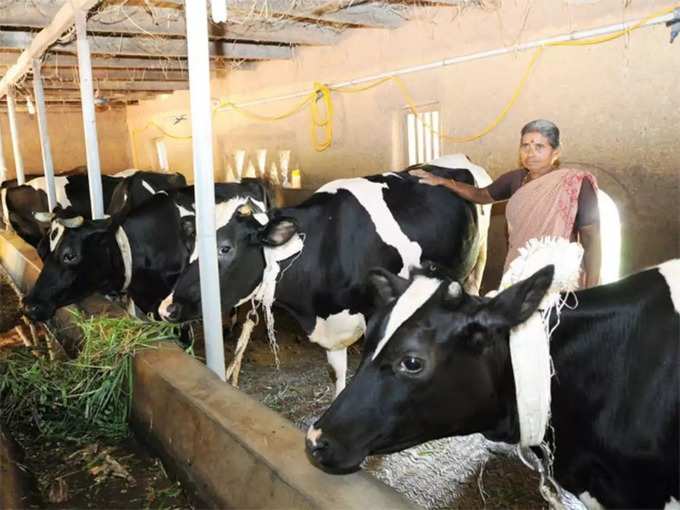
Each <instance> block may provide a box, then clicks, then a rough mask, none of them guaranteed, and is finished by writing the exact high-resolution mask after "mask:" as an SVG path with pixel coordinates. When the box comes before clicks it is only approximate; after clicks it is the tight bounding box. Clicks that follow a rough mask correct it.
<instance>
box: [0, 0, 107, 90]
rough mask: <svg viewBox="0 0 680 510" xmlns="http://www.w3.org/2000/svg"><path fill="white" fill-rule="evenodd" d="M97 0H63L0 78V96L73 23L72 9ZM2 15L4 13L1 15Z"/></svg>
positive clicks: (89, 6) (86, 6) (87, 6)
mask: <svg viewBox="0 0 680 510" xmlns="http://www.w3.org/2000/svg"><path fill="white" fill-rule="evenodd" d="M97 1H98V0H70V1H68V2H64V4H63V5H62V7H61V9H59V11H58V12H57V14H56V15H55V17H54V18H53V19H52V21H51V22H50V24H49V25H48V26H47V27H45V28H44V29H43V30H42V31H41V32H40V33H39V34H37V35H36V36H35V37H32V38H31V41H30V43H29V44H25V45H24V46H23V47H24V48H26V50H25V51H24V52H23V53H22V54H21V55H20V56H19V59H18V60H17V63H16V64H14V65H13V66H12V67H11V68H10V70H9V71H7V73H5V75H4V76H3V78H2V80H0V97H2V96H4V95H5V94H7V90H8V87H9V86H10V85H13V84H14V83H16V82H17V80H19V79H20V78H21V77H22V76H23V75H24V74H25V73H26V71H28V70H29V69H31V66H32V64H33V59H34V58H40V57H41V56H42V54H43V53H45V51H46V50H47V48H49V47H50V45H52V43H54V41H56V40H57V39H58V38H59V37H61V35H62V34H63V33H64V31H66V30H67V29H68V28H69V27H71V26H72V25H73V18H74V9H83V10H85V11H87V10H89V9H90V8H91V7H92V6H94V5H95V4H96V3H97ZM3 16H4V15H3Z"/></svg>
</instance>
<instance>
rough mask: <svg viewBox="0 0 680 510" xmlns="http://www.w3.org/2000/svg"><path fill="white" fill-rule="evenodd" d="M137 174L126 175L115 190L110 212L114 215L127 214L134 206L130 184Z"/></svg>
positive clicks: (110, 202)
mask: <svg viewBox="0 0 680 510" xmlns="http://www.w3.org/2000/svg"><path fill="white" fill-rule="evenodd" d="M133 179H135V176H134V175H133V176H130V177H125V178H123V180H121V182H120V183H118V185H117V186H116V188H115V189H114V190H113V194H112V195H111V200H110V201H109V208H108V212H109V214H111V215H112V216H118V215H120V216H126V215H127V213H129V212H130V209H131V208H132V199H131V192H130V186H131V183H132V181H133Z"/></svg>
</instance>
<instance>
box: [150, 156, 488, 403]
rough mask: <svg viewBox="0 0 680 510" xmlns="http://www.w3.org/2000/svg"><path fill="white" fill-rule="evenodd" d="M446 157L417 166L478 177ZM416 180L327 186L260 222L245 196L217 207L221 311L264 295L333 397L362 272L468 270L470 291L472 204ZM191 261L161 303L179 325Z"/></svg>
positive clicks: (189, 294)
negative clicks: (427, 266)
mask: <svg viewBox="0 0 680 510" xmlns="http://www.w3.org/2000/svg"><path fill="white" fill-rule="evenodd" d="M453 160H455V163H456V167H457V168H455V169H453V168H443V167H438V166H427V167H426V168H427V169H429V170H430V171H431V172H433V173H436V174H437V175H440V176H448V177H450V178H455V179H458V180H461V181H463V182H467V183H470V184H473V183H474V182H475V179H474V177H473V171H474V172H475V173H478V174H479V175H480V178H482V179H488V175H487V174H486V172H485V171H484V170H483V169H481V168H480V167H477V166H476V165H473V164H472V163H471V162H470V161H469V160H468V159H467V158H466V157H464V156H458V157H455V158H454V159H452V161H453ZM418 181H419V180H418V178H416V177H412V176H410V175H409V173H408V170H405V171H402V172H399V173H387V174H383V175H374V176H370V177H362V178H355V179H341V180H337V181H332V182H330V183H328V184H326V185H324V186H323V187H321V188H320V189H319V190H318V191H317V192H316V193H314V194H313V195H312V196H311V197H310V198H309V199H307V200H306V201H304V202H303V203H302V204H300V205H298V206H296V207H288V208H284V209H279V210H275V211H273V212H271V211H270V213H271V214H270V215H269V217H268V216H267V215H266V214H262V213H258V212H257V208H254V207H252V206H251V204H249V203H248V202H249V201H248V200H247V197H245V196H241V197H238V198H235V199H234V200H232V201H230V202H227V203H224V204H221V205H220V206H219V207H218V208H217V212H216V214H217V221H216V224H217V226H218V231H217V245H218V246H217V250H218V264H219V272H220V287H221V296H222V311H223V312H226V311H228V310H230V309H232V308H233V307H236V306H238V305H239V304H241V303H243V302H245V301H247V300H249V299H250V298H251V297H252V296H254V295H256V293H262V294H263V295H264V298H263V300H266V294H267V292H269V293H270V299H273V298H275V300H276V304H277V305H278V306H280V307H282V308H284V309H285V310H287V311H288V312H289V313H290V314H291V315H292V316H293V317H294V318H295V319H296V320H297V321H298V323H299V324H300V325H301V327H302V328H303V330H304V331H305V332H306V333H307V335H308V337H309V339H310V340H311V341H312V342H315V343H317V344H319V345H321V346H322V347H324V348H325V349H326V351H327V357H328V361H329V363H330V364H331V366H332V367H333V369H334V371H335V376H336V394H337V393H339V392H340V391H342V388H343V387H344V384H345V375H346V369H347V347H348V346H349V345H351V344H352V343H354V342H355V341H357V340H358V339H359V338H360V337H361V336H362V335H363V334H364V331H365V328H366V318H367V317H368V316H369V315H370V314H371V312H372V308H373V306H372V303H371V299H370V296H369V295H368V293H367V292H366V289H365V285H364V281H365V278H366V275H367V273H368V270H369V269H370V268H372V267H375V266H383V267H387V268H390V269H391V270H392V271H395V272H399V274H401V275H402V276H408V274H409V271H410V270H411V268H413V267H418V266H420V263H421V260H423V259H429V260H433V261H436V262H437V263H439V264H441V265H443V266H445V267H448V268H451V270H452V271H454V273H455V274H456V276H457V277H459V278H460V279H465V278H466V277H468V275H470V274H471V273H472V274H473V277H472V278H471V280H473V281H472V283H471V286H472V287H473V288H476V287H477V286H478V284H479V282H478V281H477V280H476V279H477V278H478V277H479V278H481V271H478V272H473V269H474V268H475V264H476V263H477V261H478V259H479V258H480V257H479V255H480V252H481V251H482V245H484V246H485V245H486V227H488V211H486V214H485V216H484V217H482V218H481V220H480V217H479V216H478V209H477V207H476V206H474V205H472V204H470V203H469V202H466V201H465V200H463V199H461V198H460V197H458V196H457V195H455V194H454V193H452V192H450V191H448V190H446V189H444V188H443V187H432V186H427V185H423V184H420V183H419V182H418ZM483 182H484V181H483ZM480 225H481V226H480ZM195 258H196V256H195V255H194V256H193V257H192V264H191V265H190V266H189V268H188V270H187V272H186V273H185V274H183V275H182V276H181V277H180V279H179V280H178V282H177V285H176V286H175V289H174V291H173V293H172V294H171V295H169V296H168V298H167V299H166V300H164V301H163V303H162V305H161V308H160V310H159V313H160V315H161V317H163V318H165V319H167V320H173V321H182V320H188V319H191V318H193V317H196V316H197V315H198V314H199V313H200V282H199V272H198V264H197V263H196V262H195V261H194V259H195ZM279 269H280V274H279ZM482 269H483V268H482ZM274 284H275V289H274V287H273V285H274ZM272 294H273V295H272Z"/></svg>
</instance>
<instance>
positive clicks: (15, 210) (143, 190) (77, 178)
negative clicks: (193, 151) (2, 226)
mask: <svg viewBox="0 0 680 510" xmlns="http://www.w3.org/2000/svg"><path fill="white" fill-rule="evenodd" d="M125 179H126V178H124V177H110V176H107V175H103V176H102V199H103V205H104V210H105V211H109V210H110V208H111V207H112V205H113V204H112V197H113V195H114V192H115V189H116V187H117V186H118V185H119V184H120V183H121V182H124V181H125ZM127 179H133V186H130V187H129V191H130V193H131V197H132V199H133V201H134V203H135V204H137V203H141V202H143V201H144V200H146V199H147V198H149V197H150V196H152V195H153V194H154V193H156V192H160V191H163V190H169V189H175V188H178V187H182V186H185V185H186V181H185V180H184V177H183V176H181V175H180V174H159V173H156V172H143V171H138V172H136V173H135V174H133V175H132V176H129V177H127ZM54 184H55V191H56V199H57V204H58V205H59V206H60V207H61V208H63V209H70V211H71V212H72V213H73V215H76V216H78V215H79V216H83V217H85V218H89V217H91V207H90V192H89V185H88V176H86V175H72V176H56V177H55V178H54ZM0 193H1V197H0V198H1V200H2V208H3V217H4V219H5V222H8V223H9V225H10V226H11V227H12V229H13V230H15V231H16V233H17V234H18V235H19V236H20V237H21V238H22V239H24V240H25V241H26V242H28V243H29V244H31V245H32V246H34V247H38V245H39V243H40V240H41V239H42V237H43V235H44V233H45V230H46V224H45V222H40V221H38V220H36V217H35V214H36V213H41V212H47V211H49V207H48V202H47V185H46V179H45V177H38V178H35V179H31V180H30V181H28V182H27V183H26V184H25V185H21V186H15V187H10V188H7V189H3V190H1V191H0ZM43 255H44V253H42V252H41V256H43Z"/></svg>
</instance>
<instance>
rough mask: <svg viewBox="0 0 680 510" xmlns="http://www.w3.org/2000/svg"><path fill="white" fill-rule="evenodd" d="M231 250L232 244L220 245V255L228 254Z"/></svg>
mask: <svg viewBox="0 0 680 510" xmlns="http://www.w3.org/2000/svg"><path fill="white" fill-rule="evenodd" d="M230 251H231V246H220V248H219V252H220V255H226V254H227V253H229V252H230Z"/></svg>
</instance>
